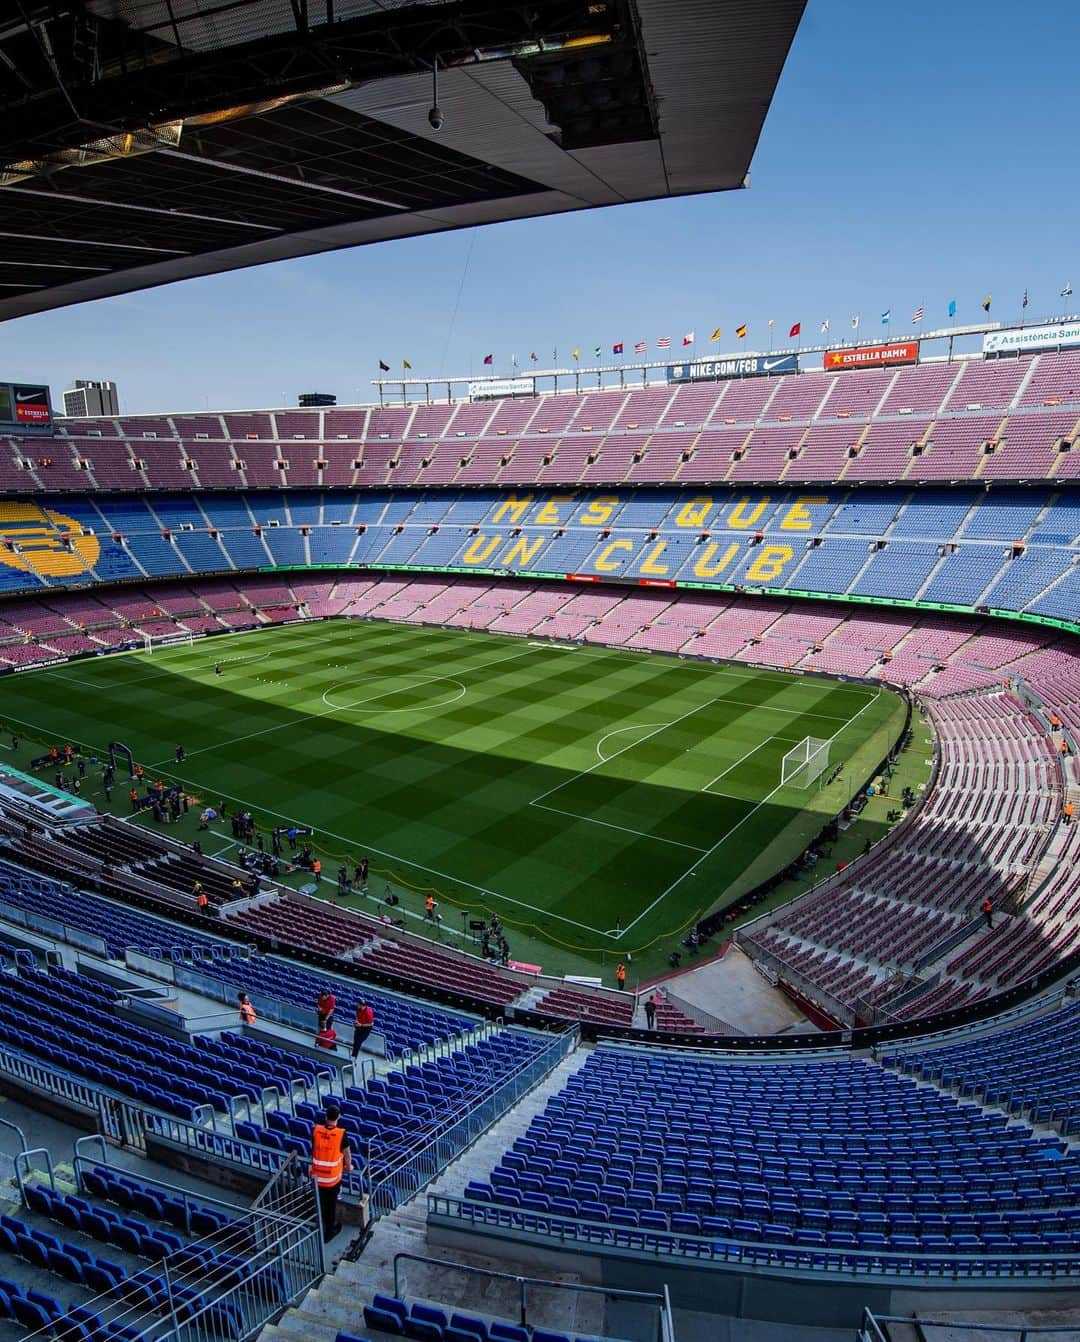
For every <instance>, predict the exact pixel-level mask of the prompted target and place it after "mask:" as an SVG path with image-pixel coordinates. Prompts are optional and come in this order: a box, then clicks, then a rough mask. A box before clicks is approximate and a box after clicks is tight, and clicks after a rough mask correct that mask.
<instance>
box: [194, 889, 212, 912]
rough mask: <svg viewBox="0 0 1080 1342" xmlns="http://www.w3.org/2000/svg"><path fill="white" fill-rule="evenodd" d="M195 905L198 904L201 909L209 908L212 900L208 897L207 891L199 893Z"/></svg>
mask: <svg viewBox="0 0 1080 1342" xmlns="http://www.w3.org/2000/svg"><path fill="white" fill-rule="evenodd" d="M195 903H196V904H198V906H199V908H200V909H205V908H206V906H207V904H209V903H210V899H209V897H208V896H207V893H206V891H205V890H200V891H199V894H198V898H197V899H196V900H195Z"/></svg>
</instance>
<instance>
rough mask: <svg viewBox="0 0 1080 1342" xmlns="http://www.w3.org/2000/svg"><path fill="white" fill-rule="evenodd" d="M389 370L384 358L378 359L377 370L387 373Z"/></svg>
mask: <svg viewBox="0 0 1080 1342" xmlns="http://www.w3.org/2000/svg"><path fill="white" fill-rule="evenodd" d="M389 371H390V365H389V364H388V363H387V362H386V361H385V360H384V359H380V360H379V372H380V373H389Z"/></svg>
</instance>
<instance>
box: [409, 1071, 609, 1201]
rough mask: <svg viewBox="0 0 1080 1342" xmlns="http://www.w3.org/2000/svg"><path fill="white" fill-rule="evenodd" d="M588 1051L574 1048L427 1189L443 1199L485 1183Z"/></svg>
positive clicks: (571, 1074)
mask: <svg viewBox="0 0 1080 1342" xmlns="http://www.w3.org/2000/svg"><path fill="white" fill-rule="evenodd" d="M590 1051H591V1050H589V1049H587V1048H578V1049H576V1050H575V1051H574V1052H573V1053H571V1054H570V1055H569V1056H568V1057H566V1058H563V1060H562V1061H561V1062H560V1063H559V1065H558V1066H557V1067H555V1068H554V1069H553V1070H552V1071H551V1072H550V1073H549V1074H548V1076H546V1077H545V1078H544V1080H543V1081H542V1082H541V1083H540V1085H538V1086H536V1087H534V1088H533V1089H532V1090H531V1091H529V1093H528V1095H526V1096H525V1097H524V1098H523V1099H522V1100H521V1101H520V1102H519V1103H518V1104H516V1105H515V1106H514V1107H513V1109H511V1110H510V1111H509V1112H508V1113H506V1114H504V1115H503V1116H502V1118H500V1119H499V1121H498V1122H497V1123H495V1124H493V1125H492V1126H491V1127H490V1128H489V1129H488V1130H487V1132H485V1133H484V1135H483V1136H482V1137H481V1138H480V1139H479V1140H478V1141H476V1142H474V1143H473V1145H472V1146H470V1147H469V1149H468V1150H467V1151H464V1152H462V1154H461V1155H460V1156H458V1158H457V1159H456V1160H454V1161H452V1162H451V1164H449V1165H448V1166H447V1167H446V1169H445V1170H444V1171H443V1172H442V1174H440V1175H439V1177H438V1178H437V1179H436V1180H435V1182H434V1183H433V1184H432V1185H431V1187H430V1188H429V1189H428V1192H430V1193H442V1194H443V1195H445V1196H446V1197H460V1196H461V1195H462V1194H463V1193H464V1192H465V1185H466V1184H467V1183H468V1182H469V1181H470V1180H472V1179H480V1180H486V1179H487V1177H488V1175H489V1174H490V1173H491V1171H492V1169H493V1168H494V1167H495V1166H496V1165H497V1164H498V1163H499V1158H500V1157H501V1155H502V1153H503V1152H504V1151H505V1150H506V1149H507V1147H509V1146H510V1145H511V1144H512V1143H513V1141H514V1140H515V1138H517V1137H520V1136H521V1135H522V1134H523V1133H524V1132H525V1130H526V1129H527V1128H528V1126H529V1124H530V1123H531V1122H532V1120H533V1118H534V1117H535V1116H536V1115H537V1114H538V1113H540V1111H541V1110H542V1109H543V1108H544V1106H545V1105H546V1104H547V1102H548V1100H549V1099H550V1098H551V1097H552V1096H553V1095H555V1094H557V1093H558V1092H559V1091H560V1090H562V1088H563V1086H565V1085H566V1083H567V1081H568V1080H569V1078H570V1077H572V1076H573V1075H574V1074H575V1072H578V1071H580V1070H581V1068H582V1067H584V1065H585V1063H586V1062H587V1061H588V1057H589V1053H590Z"/></svg>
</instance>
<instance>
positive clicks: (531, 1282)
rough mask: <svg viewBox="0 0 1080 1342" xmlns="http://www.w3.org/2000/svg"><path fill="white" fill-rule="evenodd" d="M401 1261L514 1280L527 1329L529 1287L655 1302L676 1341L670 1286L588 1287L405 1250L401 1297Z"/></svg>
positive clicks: (397, 1278)
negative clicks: (636, 1288) (659, 1288)
mask: <svg viewBox="0 0 1080 1342" xmlns="http://www.w3.org/2000/svg"><path fill="white" fill-rule="evenodd" d="M402 1262H411V1263H423V1264H424V1266H425V1267H438V1268H450V1269H451V1270H452V1271H455V1272H463V1273H464V1274H465V1275H466V1276H470V1277H485V1278H488V1279H492V1278H494V1279H496V1280H498V1281H512V1282H514V1283H515V1284H516V1285H517V1286H518V1288H519V1297H518V1299H519V1305H518V1310H519V1318H518V1323H519V1324H520V1325H521V1327H522V1328H528V1327H529V1326H530V1324H529V1318H528V1288H529V1287H530V1286H539V1287H541V1288H542V1289H543V1290H545V1291H571V1292H574V1293H575V1294H579V1295H600V1296H603V1297H604V1299H605V1300H630V1301H638V1302H640V1303H641V1304H643V1305H655V1306H656V1307H657V1309H658V1310H659V1311H660V1319H661V1320H663V1319H664V1318H665V1316H666V1318H667V1321H668V1324H669V1328H668V1329H667V1330H664V1329H663V1325H662V1324H661V1329H659V1330H658V1332H659V1333H660V1336H661V1338H663V1339H665V1342H666V1340H667V1339H670V1342H674V1336H675V1334H674V1323H673V1320H672V1316H671V1300H670V1297H669V1295H668V1289H667V1286H666V1285H665V1286H664V1289H663V1291H662V1292H657V1291H631V1290H625V1289H623V1288H621V1287H617V1286H589V1285H586V1284H585V1283H584V1282H572V1281H554V1280H552V1279H551V1278H550V1277H523V1276H521V1275H519V1274H518V1273H516V1272H498V1271H496V1270H495V1269H494V1268H488V1267H471V1266H470V1265H469V1264H467V1263H454V1262H451V1261H450V1260H449V1259H447V1258H431V1257H428V1256H426V1255H424V1254H420V1253H410V1252H408V1251H407V1250H405V1249H402V1250H401V1251H400V1252H398V1253H396V1254H394V1260H393V1267H394V1295H395V1296H396V1297H397V1298H398V1299H399V1300H400V1299H403V1298H404V1293H403V1291H402V1287H401V1280H402V1279H401V1275H400V1273H399V1271H398V1264H399V1263H402Z"/></svg>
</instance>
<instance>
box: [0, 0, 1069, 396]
mask: <svg viewBox="0 0 1080 1342" xmlns="http://www.w3.org/2000/svg"><path fill="white" fill-rule="evenodd" d="M1076 32H1077V11H1076V4H1075V0H1042V2H1041V3H1040V4H1037V5H1036V4H1028V5H1026V6H1023V7H1017V6H1016V5H1015V4H1014V3H1012V2H1011V0H979V3H975V0H945V2H944V3H943V2H942V0H937V2H936V3H926V0H908V3H905V4H895V5H894V4H882V3H867V0H810V4H809V7H808V10H807V14H806V17H805V18H804V20H803V24H802V27H801V28H800V31H799V34H798V36H797V37H796V40H795V45H794V48H793V50H792V53H791V56H790V58H789V60H788V64H787V67H786V69H785V71H784V74H783V77H782V79H781V82H780V86H779V90H778V92H777V96H776V98H775V100H774V102H773V106H772V111H771V113H770V115H769V118H768V120H767V122H766V124H765V130H764V134H763V136H762V139H761V142H760V144H759V146H758V152H757V155H756V156H755V159H754V163H753V167H752V173H751V175H752V184H751V188H750V190H749V191H743V192H730V193H726V194H721V195H716V196H702V197H694V198H690V199H684V200H670V201H658V202H653V203H647V204H641V205H629V206H620V207H617V208H614V209H608V210H598V211H589V212H585V213H579V214H572V215H565V216H561V217H559V218H554V219H542V220H535V221H525V222H520V223H513V224H502V225H496V226H493V227H489V228H486V229H481V230H475V231H471V232H467V233H455V234H447V235H442V236H440V237H435V238H422V239H414V240H409V241H405V242H395V243H385V244H381V245H378V246H375V247H369V248H357V249H354V250H351V251H343V252H336V253H333V254H331V255H328V256H322V257H317V258H310V259H307V260H303V261H291V262H284V263H281V264H278V265H274V266H263V267H259V268H256V269H253V270H247V271H240V272H237V273H235V274H231V275H223V276H217V277H212V278H208V279H200V280H190V281H187V282H185V283H182V284H175V285H169V286H167V287H164V288H161V289H156V290H151V291H148V292H146V293H142V294H136V295H131V296H128V297H123V298H116V299H109V300H105V301H103V302H98V303H92V304H84V305H82V306H79V307H75V308H70V309H67V310H66V311H61V312H55V313H46V314H43V315H41V316H37V317H30V318H24V319H22V320H20V321H17V322H11V323H7V324H5V325H3V326H0V372H2V373H3V376H4V377H10V378H12V379H16V380H18V379H26V380H37V379H42V380H45V381H48V382H49V383H50V384H51V385H52V388H53V395H54V399H56V400H57V401H58V400H59V393H60V391H61V390H62V389H63V387H64V386H66V385H67V384H68V383H69V382H70V381H71V380H72V379H73V378H75V377H94V378H96V377H112V378H114V379H115V380H116V381H117V382H118V383H119V385H120V394H121V406H122V409H124V410H125V411H128V412H132V413H134V412H147V411H157V410H181V409H197V408H202V407H204V406H209V407H211V408H215V409H217V408H222V409H224V408H231V407H241V406H280V405H287V404H293V403H295V400H296V396H297V394H298V393H299V392H301V391H305V390H320V391H332V392H336V393H337V395H338V397H339V400H341V401H343V402H349V401H356V400H368V399H370V398H371V393H372V389H371V387H370V379H371V378H372V377H373V376H376V374H377V362H378V360H379V358H380V357H383V358H385V359H386V360H387V362H389V363H391V364H392V365H393V366H394V368H395V370H396V369H397V368H399V367H400V361H401V359H402V358H403V357H404V358H408V359H409V361H410V362H411V363H412V364H413V365H414V368H415V370H416V372H417V373H430V374H432V375H433V376H436V375H438V374H439V373H458V374H460V373H468V372H470V371H471V370H476V371H479V368H480V360H481V359H482V357H483V355H484V354H485V353H487V352H488V351H492V352H494V353H495V356H496V367H497V368H507V367H508V366H509V360H510V355H511V353H516V354H517V356H518V358H519V361H522V362H528V354H529V352H530V351H531V350H535V351H536V352H537V353H538V354H540V355H541V358H542V360H543V361H545V362H546V361H548V360H549V359H550V356H551V352H552V350H553V348H558V350H559V351H560V357H561V359H565V358H566V356H567V354H568V351H569V350H570V348H571V347H572V346H574V345H575V344H576V345H579V346H580V347H581V349H582V352H583V354H584V353H585V352H586V351H588V352H589V353H590V355H591V350H592V347H593V346H594V345H596V344H602V345H605V346H608V347H610V344H611V342H613V341H615V340H619V339H623V340H625V341H626V342H627V348H628V349H629V348H630V346H631V345H632V344H633V342H634V341H636V340H638V339H643V338H644V339H648V340H649V341H650V346H652V344H653V343H654V342H655V340H656V338H657V337H658V336H661V335H670V336H672V337H673V344H677V343H678V341H679V339H680V337H681V336H682V334H683V332H684V331H688V330H695V331H696V333H697V345H696V346H695V350H694V352H695V353H697V354H704V353H708V352H709V346H708V336H709V334H710V333H711V332H712V330H713V329H714V328H715V327H716V326H721V327H722V328H723V329H724V332H725V337H724V339H723V341H722V342H721V346H720V348H722V349H724V350H730V349H732V348H733V347H735V346H736V345H737V344H738V342H737V341H735V340H734V338H733V333H734V328H735V327H736V326H737V325H738V324H739V323H740V322H747V323H749V326H750V335H749V338H748V340H747V342H746V344H747V346H752V347H767V341H768V332H767V329H766V323H767V321H768V319H769V318H770V317H771V318H773V319H775V321H776V330H777V333H778V334H780V333H783V334H784V335H786V332H787V329H788V327H789V326H790V325H791V323H792V322H794V321H797V320H801V322H802V324H803V332H804V338H805V337H807V336H816V334H817V331H818V329H819V326H820V323H821V321H822V319H824V318H828V319H829V320H830V322H831V328H832V334H833V336H834V337H835V336H838V335H839V336H841V337H842V336H845V335H847V334H848V333H849V322H850V318H851V315H852V313H855V312H858V313H860V314H861V316H862V328H861V334H865V335H867V336H870V337H876V336H877V335H878V334H880V332H881V330H882V327H881V326H880V320H879V319H880V313H881V311H882V310H883V309H885V308H891V309H892V312H893V327H892V329H893V331H894V332H895V333H897V334H899V333H900V332H902V331H904V330H906V329H907V323H908V319H909V318H910V316H911V313H912V312H913V311H914V309H915V308H916V307H917V306H918V305H919V304H925V306H926V310H927V324H928V325H929V324H930V323H931V322H939V321H940V322H942V323H943V322H944V318H945V307H946V304H947V303H948V301H949V299H950V298H954V297H955V298H956V299H957V301H958V305H959V311H958V320H959V321H964V320H975V319H977V318H979V317H981V316H982V313H981V311H980V309H979V306H978V305H979V302H980V301H981V299H982V298H983V297H984V296H985V294H986V293H991V294H992V295H993V300H994V301H993V310H992V313H991V315H992V316H993V317H995V318H999V319H1002V320H1005V321H1008V320H1011V319H1012V318H1013V317H1014V316H1017V315H1018V314H1019V309H1020V298H1021V295H1022V293H1023V291H1024V289H1025V288H1027V289H1028V290H1029V292H1030V295H1031V306H1030V307H1029V309H1028V314H1027V316H1028V319H1029V320H1030V319H1032V318H1035V317H1037V316H1040V315H1043V314H1045V313H1050V312H1056V311H1059V310H1060V306H1061V300H1060V298H1059V297H1058V294H1059V291H1060V290H1061V288H1062V286H1063V284H1065V283H1066V281H1069V282H1072V283H1073V285H1074V287H1075V288H1076V289H1077V293H1078V294H1080V258H1078V252H1080V247H1078V244H1077V238H1078V229H1077V225H1076V219H1077V218H1078V217H1080V177H1078V174H1077V173H1076V170H1075V169H1076V153H1077V151H1076V145H1077V139H1078V133H1080V124H1078V121H1080V117H1078V114H1077V110H1076V107H1077V104H1076V97H1075V60H1074V55H1073V43H1074V38H1075V36H1076ZM470 250H471V256H470ZM467 258H469V265H468V272H467V275H466V279H465V284H464V288H463V290H462V296H461V303H460V307H459V309H458V311H457V317H456V321H455V322H454V324H453V326H452V327H451V317H452V313H453V310H454V303H455V298H456V295H457V293H458V289H459V286H460V285H461V281H462V276H463V273H464V271H465V262H466V259H467ZM1073 302H1074V304H1075V303H1076V302H1077V300H1076V299H1074V300H1073ZM1072 310H1074V311H1075V310H1076V309H1075V307H1074V308H1073V309H1072ZM729 337H731V338H729ZM778 343H779V342H778ZM714 348H715V347H714ZM652 357H657V356H656V355H655V353H653V354H652Z"/></svg>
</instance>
